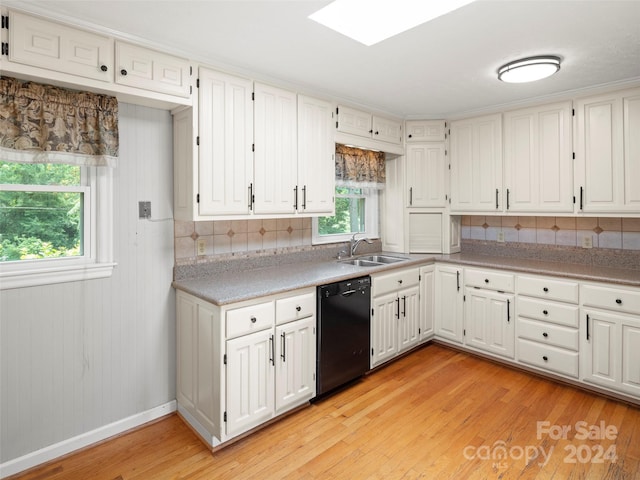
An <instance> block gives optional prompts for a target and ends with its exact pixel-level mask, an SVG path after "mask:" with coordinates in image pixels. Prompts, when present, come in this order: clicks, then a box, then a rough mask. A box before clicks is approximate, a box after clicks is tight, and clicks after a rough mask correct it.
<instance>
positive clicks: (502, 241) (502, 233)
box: [496, 232, 504, 243]
mask: <svg viewBox="0 0 640 480" xmlns="http://www.w3.org/2000/svg"><path fill="white" fill-rule="evenodd" d="M496 241H498V242H499V243H504V232H498V236H497V238H496Z"/></svg>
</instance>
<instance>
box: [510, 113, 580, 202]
mask: <svg viewBox="0 0 640 480" xmlns="http://www.w3.org/2000/svg"><path fill="white" fill-rule="evenodd" d="M571 131H572V112H571V102H562V103H554V104H551V105H543V106H540V107H533V108H526V109H522V110H515V111H511V112H506V113H505V114H504V173H505V185H504V187H505V195H506V197H503V198H504V208H505V210H506V211H510V212H511V211H512V212H541V213H546V212H565V213H571V212H573V151H572V135H571Z"/></svg>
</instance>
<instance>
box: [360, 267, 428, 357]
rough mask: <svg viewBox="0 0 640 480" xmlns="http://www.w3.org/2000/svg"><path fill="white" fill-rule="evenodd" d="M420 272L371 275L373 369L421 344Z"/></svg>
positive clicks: (414, 270) (404, 270) (402, 271)
mask: <svg viewBox="0 0 640 480" xmlns="http://www.w3.org/2000/svg"><path fill="white" fill-rule="evenodd" d="M419 283H420V269H419V268H417V267H416V268H407V269H402V270H396V271H393V272H390V273H381V274H373V275H371V285H372V289H371V306H372V308H371V368H373V367H376V366H378V365H380V364H382V363H384V362H386V361H388V360H391V359H392V358H393V357H395V356H396V355H398V354H400V353H402V352H404V351H406V350H409V349H410V348H413V347H415V346H416V345H418V343H419V341H420V288H419Z"/></svg>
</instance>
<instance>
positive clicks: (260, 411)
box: [226, 329, 275, 436]
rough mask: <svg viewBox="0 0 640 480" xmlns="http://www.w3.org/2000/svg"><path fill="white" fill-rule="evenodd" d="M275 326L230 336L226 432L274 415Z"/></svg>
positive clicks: (262, 420) (235, 430) (228, 433)
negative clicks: (234, 336)
mask: <svg viewBox="0 0 640 480" xmlns="http://www.w3.org/2000/svg"><path fill="white" fill-rule="evenodd" d="M273 342H274V337H273V330H272V329H268V330H263V331H261V332H257V333H252V334H250V335H244V336H242V337H238V338H234V339H233V340H228V341H227V345H226V351H227V354H226V355H227V356H226V360H227V375H226V377H227V398H226V400H227V402H226V403H227V409H226V413H227V415H226V426H227V428H226V430H227V431H226V434H227V435H229V436H233V435H236V434H238V433H242V432H244V431H246V430H248V429H250V428H252V427H254V426H256V425H259V424H260V423H262V422H265V421H267V420H269V419H270V418H271V417H273V415H274V410H275V408H274V405H275V396H274V386H275V385H274V377H275V372H274V368H273V367H274V361H275V359H274V353H275V352H274V345H273Z"/></svg>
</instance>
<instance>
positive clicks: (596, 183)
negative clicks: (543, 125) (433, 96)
mask: <svg viewBox="0 0 640 480" xmlns="http://www.w3.org/2000/svg"><path fill="white" fill-rule="evenodd" d="M576 116H577V139H576V140H577V142H576V172H577V178H576V191H575V195H576V197H577V198H578V211H580V212H585V213H592V212H606V213H616V212H619V213H629V212H633V213H636V212H640V188H638V185H640V135H639V134H638V132H640V89H633V90H625V91H619V92H611V93H609V94H605V95H599V96H595V97H589V98H583V99H579V100H578V101H577V102H576Z"/></svg>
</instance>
